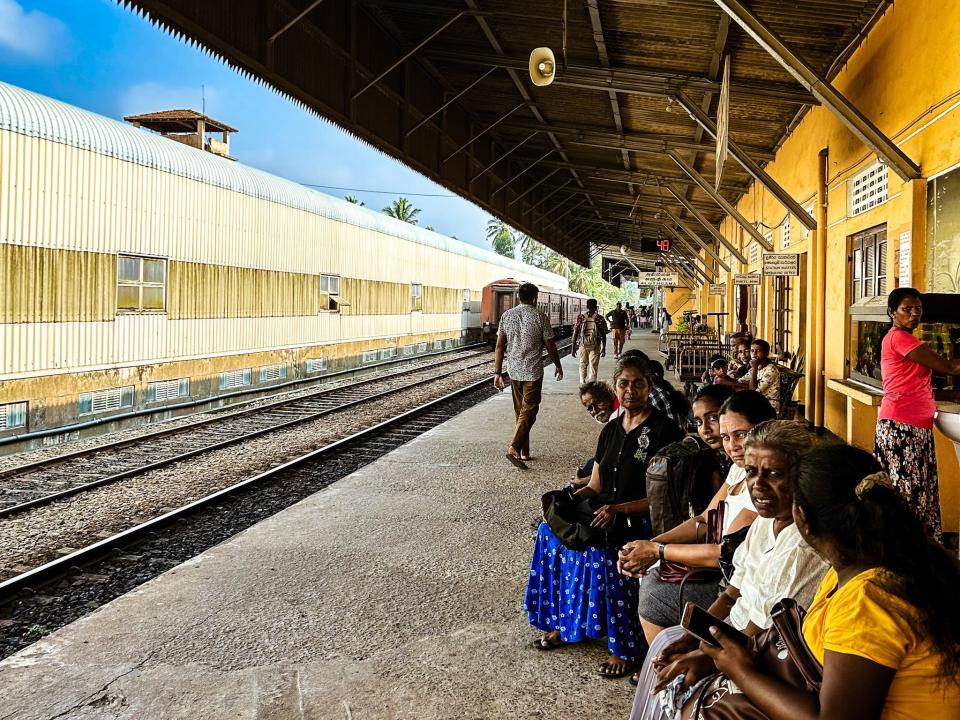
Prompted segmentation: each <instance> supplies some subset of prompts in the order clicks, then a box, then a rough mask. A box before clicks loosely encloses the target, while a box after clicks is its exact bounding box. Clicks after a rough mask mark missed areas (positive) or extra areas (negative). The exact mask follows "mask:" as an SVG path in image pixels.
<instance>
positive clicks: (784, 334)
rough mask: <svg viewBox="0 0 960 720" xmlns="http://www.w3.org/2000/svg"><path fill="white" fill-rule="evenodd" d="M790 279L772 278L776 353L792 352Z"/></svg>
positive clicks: (787, 277)
mask: <svg viewBox="0 0 960 720" xmlns="http://www.w3.org/2000/svg"><path fill="white" fill-rule="evenodd" d="M791 280H792V278H791V277H789V276H782V277H781V276H775V277H774V278H773V352H774V353H775V354H777V355H782V354H783V353H784V352H788V351H789V352H793V351H792V349H791V338H790V335H791V332H790V315H791V312H792V311H791V309H790V301H791V297H792V296H791V293H790V291H791V289H792V287H791V286H792V283H791Z"/></svg>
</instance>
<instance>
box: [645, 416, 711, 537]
mask: <svg viewBox="0 0 960 720" xmlns="http://www.w3.org/2000/svg"><path fill="white" fill-rule="evenodd" d="M716 466H717V462H716V457H715V454H714V451H713V450H711V449H710V448H706V449H704V448H702V447H701V445H700V443H699V442H698V441H697V439H696V438H695V437H693V436H692V435H688V436H687V437H685V438H684V439H683V440H680V441H678V442H674V443H670V444H669V445H667V446H666V447H663V448H661V449H660V451H659V452H658V453H657V454H656V455H654V456H653V457H652V458H651V459H650V463H649V464H648V465H647V499H648V500H649V501H650V522H651V524H652V525H653V534H654V536H657V535H659V534H660V533H663V532H666V531H667V530H670V529H672V528H675V527H676V526H677V525H680V524H682V523H684V522H686V521H687V520H689V519H690V518H692V517H694V516H695V515H699V514H700V513H701V512H703V510H704V509H705V508H706V506H707V505H708V504H709V502H710V498H711V497H712V493H711V492H710V488H709V487H708V485H709V475H708V474H707V472H708V471H710V470H712V469H713V468H714V467H716Z"/></svg>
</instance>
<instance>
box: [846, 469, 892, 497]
mask: <svg viewBox="0 0 960 720" xmlns="http://www.w3.org/2000/svg"><path fill="white" fill-rule="evenodd" d="M877 485H882V486H883V487H888V488H892V487H893V483H892V482H891V481H890V476H889V475H887V474H886V473H885V472H882V471H881V472H875V473H873V474H872V475H867V476H866V477H865V478H863V480H861V481H860V482H858V483H857V487H856V488H854V490H853V492H854V494H855V495H856V496H857V499H858V500H863V495H864V493H867V492H869V491H870V490H872V489H873V488H875V487H876V486H877Z"/></svg>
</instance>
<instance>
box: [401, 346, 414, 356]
mask: <svg viewBox="0 0 960 720" xmlns="http://www.w3.org/2000/svg"><path fill="white" fill-rule="evenodd" d="M416 351H417V346H416V345H404V346H403V356H404V357H408V356H410V355H413V354H414V353H415V352H416Z"/></svg>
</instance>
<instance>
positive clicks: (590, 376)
mask: <svg viewBox="0 0 960 720" xmlns="http://www.w3.org/2000/svg"><path fill="white" fill-rule="evenodd" d="M572 347H573V349H572V350H571V351H570V355H571V357H576V356H577V348H579V349H580V384H581V385H583V384H584V383H588V382H593V381H594V380H596V379H597V367H598V366H599V365H600V358H602V357H603V356H604V355H606V354H607V323H606V321H605V320H604V319H603V315H601V314H600V313H599V312H597V301H596V300H595V299H594V298H590V299H589V300H587V311H586V312H585V313H580V314H579V315H577V319H576V320H575V321H574V323H573V346H572Z"/></svg>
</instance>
